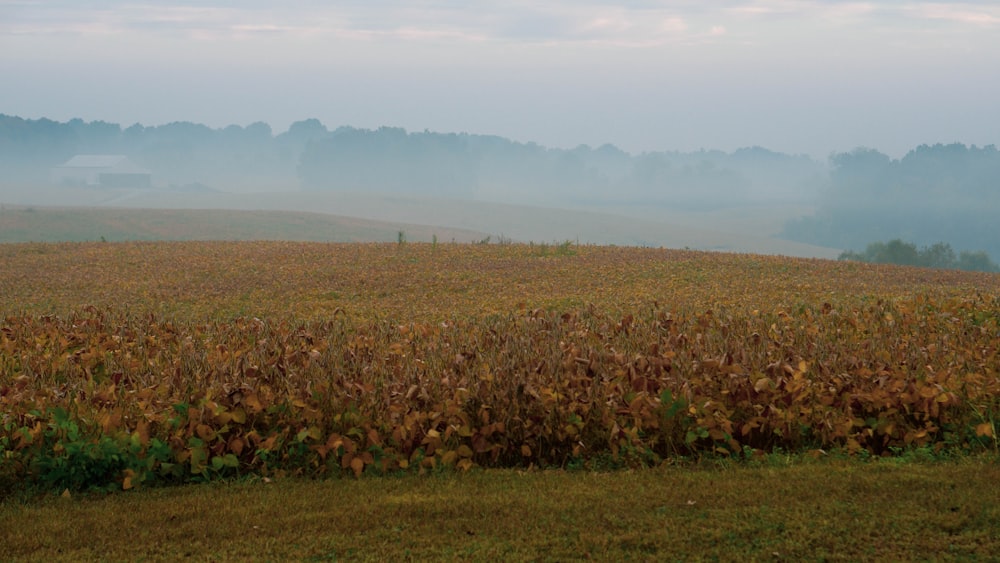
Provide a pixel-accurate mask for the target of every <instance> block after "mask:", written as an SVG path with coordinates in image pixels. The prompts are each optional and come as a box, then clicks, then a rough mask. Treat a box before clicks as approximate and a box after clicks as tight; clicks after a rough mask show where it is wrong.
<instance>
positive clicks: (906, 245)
mask: <svg viewBox="0 0 1000 563" xmlns="http://www.w3.org/2000/svg"><path fill="white" fill-rule="evenodd" d="M839 259H840V260H857V261H859V262H870V263H874V264H899V265H903V266H922V267H925V268H941V269H949V270H968V271H977V272H997V271H1000V267H998V266H997V264H996V263H994V262H993V261H992V260H991V259H990V257H989V255H988V254H986V253H985V252H983V251H978V252H973V251H968V250H963V251H962V252H959V253H958V254H957V255H956V254H955V250H954V249H952V247H951V245H950V244H947V243H943V242H938V243H935V244H932V245H931V246H925V247H923V248H921V249H917V245H915V244H913V243H912V242H903V241H901V240H899V239H893V240H890V241H889V242H873V243H871V244H869V245H868V247H867V248H865V251H864V252H854V251H851V250H848V251H846V252H843V253H841V255H840V256H839Z"/></svg>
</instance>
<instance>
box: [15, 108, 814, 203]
mask: <svg viewBox="0 0 1000 563" xmlns="http://www.w3.org/2000/svg"><path fill="white" fill-rule="evenodd" d="M0 149H2V150H0V166H2V167H3V169H4V170H5V172H6V173H7V174H6V177H7V181H22V182H44V181H46V180H47V177H48V170H49V169H50V168H51V167H52V166H55V165H57V164H59V163H61V162H64V161H65V160H67V159H69V158H70V157H72V156H73V155H75V154H102V153H115V154H125V155H127V156H129V157H130V158H131V159H132V160H133V161H135V162H136V163H138V164H139V165H141V166H144V167H146V168H148V169H150V170H151V171H152V172H153V177H154V181H156V182H158V183H160V184H174V185H185V184H191V183H199V184H206V185H208V186H211V187H214V188H218V189H223V190H225V189H234V190H235V189H241V188H244V187H245V186H246V184H248V183H249V184H250V185H268V184H270V185H272V186H273V185H278V184H280V185H282V187H284V188H287V187H289V186H290V185H291V186H295V187H302V188H304V189H307V190H338V191H350V192H378V193H396V194H409V195H415V196H441V197H459V198H466V199H478V200H485V201H501V202H506V203H527V204H567V203H583V204H604V203H639V204H643V205H647V204H656V205H670V206H674V207H696V208H704V207H713V206H732V205H736V204H743V203H753V202H762V201H765V202H766V201H785V202H787V201H795V202H807V201H810V200H812V199H813V198H814V197H815V195H816V191H817V189H818V187H819V185H821V183H822V181H823V176H824V174H825V166H824V165H823V164H822V163H819V162H816V161H814V160H812V159H810V158H809V157H807V156H789V155H785V154H780V153H775V152H772V151H769V150H766V149H763V148H760V147H753V148H746V149H740V150H737V151H735V152H733V153H731V154H727V153H724V152H721V151H707V150H702V151H697V152H693V153H678V152H656V153H643V154H640V155H631V154H628V153H626V152H624V151H622V150H620V149H618V148H617V147H615V146H613V145H603V146H601V147H598V148H591V147H589V146H586V145H581V146H579V147H576V148H573V149H553V148H546V147H543V146H540V145H537V144H535V143H520V142H516V141H512V140H510V139H506V138H503V137H498V136H492V135H470V134H465V133H459V134H456V133H434V132H430V131H424V132H407V131H405V130H404V129H400V128H395V127H381V128H379V129H376V130H367V129H357V128H353V127H339V128H337V129H335V130H333V131H330V130H328V129H327V128H326V126H325V125H323V124H322V123H320V122H319V121H318V120H316V119H307V120H304V121H299V122H296V123H293V124H292V125H291V127H290V128H289V130H288V131H287V132H284V133H281V134H277V135H276V134H274V133H273V132H272V130H271V128H270V126H269V125H267V124H266V123H254V124H251V125H249V126H247V127H241V126H238V125H230V126H228V127H225V128H223V129H211V128H209V127H207V126H205V125H201V124H196V123H190V122H176V123H169V124H166V125H160V126H154V127H145V126H143V125H140V124H135V125H132V126H130V127H127V128H122V127H120V126H119V125H117V124H112V123H105V122H101V121H94V122H90V123H87V122H84V121H82V120H80V119H73V120H71V121H69V122H66V123H59V122H55V121H51V120H47V119H40V120H26V119H22V118H19V117H14V116H6V115H0Z"/></svg>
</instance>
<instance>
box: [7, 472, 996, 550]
mask: <svg viewBox="0 0 1000 563" xmlns="http://www.w3.org/2000/svg"><path fill="white" fill-rule="evenodd" d="M998 479H1000V465H998V464H997V463H996V460H995V459H982V458H973V459H964V460H961V461H937V462H933V463H917V462H913V461H899V460H894V461H891V462H884V461H873V462H859V461H845V460H836V459H834V460H827V461H809V460H808V459H807V458H799V459H797V460H793V461H791V462H790V463H788V462H785V461H784V460H783V459H782V458H780V457H777V456H773V457H772V458H768V459H767V460H765V461H764V462H763V463H757V464H756V465H748V464H737V465H735V466H730V467H725V466H721V465H717V464H716V465H711V464H703V465H701V466H669V467H660V468H656V469H648V470H639V471H620V472H609V473H601V472H565V471H516V470H502V471H499V470H496V471H473V472H470V473H466V474H459V473H445V474H433V475H423V476H421V475H413V474H408V475H405V476H397V477H382V478H364V479H361V480H353V479H343V480H338V479H334V480H328V481H307V480H296V479H288V480H280V481H275V482H271V483H265V482H262V481H260V480H252V481H244V482H238V483H231V484H219V483H216V484H210V485H203V486H201V485H198V486H187V487H179V488H171V489H155V490H145V491H138V492H133V493H122V494H115V495H110V496H83V497H79V498H61V497H59V496H47V497H44V498H41V499H32V500H23V499H20V500H17V501H14V500H8V501H7V502H6V503H4V504H0V559H2V560H37V561H41V560H45V561H50V560H63V561H70V560H72V561H77V560H93V559H104V560H176V559H182V558H191V559H195V560H209V559H210V560H247V559H255V560H285V559H297V560H307V561H320V560H323V561H327V560H329V561H339V560H382V561H386V560H415V561H422V560H456V559H461V560H472V561H497V560H539V561H567V560H577V559H584V558H591V559H597V560H616V561H628V560H632V561H654V560H655V561H674V560H685V561H692V560H693V561H698V560H706V561H712V560H787V561H802V560H808V561H863V560H883V561H885V560H925V559H934V560H983V561H986V560H990V559H992V558H993V557H995V554H996V553H1000V534H998V530H1000V487H996V486H995V485H996V483H997V482H998Z"/></svg>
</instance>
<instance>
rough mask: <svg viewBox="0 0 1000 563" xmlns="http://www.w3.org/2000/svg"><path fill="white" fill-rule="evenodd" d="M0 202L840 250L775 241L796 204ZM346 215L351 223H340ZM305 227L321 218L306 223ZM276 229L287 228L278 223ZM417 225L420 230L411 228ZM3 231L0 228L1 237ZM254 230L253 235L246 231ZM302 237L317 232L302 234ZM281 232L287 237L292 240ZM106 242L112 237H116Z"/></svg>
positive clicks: (90, 194)
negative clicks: (689, 207) (308, 216)
mask: <svg viewBox="0 0 1000 563" xmlns="http://www.w3.org/2000/svg"><path fill="white" fill-rule="evenodd" d="M5 198H6V202H7V204H8V205H7V208H8V209H12V208H11V206H10V204H11V203H17V204H19V205H20V206H21V207H26V206H29V205H31V206H33V207H34V209H35V210H36V211H39V210H41V209H43V206H42V205H39V204H38V202H49V201H59V202H63V204H64V205H72V206H79V207H91V208H115V209H117V211H110V210H109V211H106V212H102V213H107V214H110V216H112V217H118V218H119V219H113V220H112V222H113V223H116V224H117V223H121V222H122V221H127V222H129V223H131V224H133V225H134V226H135V227H136V228H138V227H139V226H141V225H140V221H141V219H140V218H137V217H132V218H131V219H128V217H130V216H129V215H128V213H130V212H129V211H126V210H127V209H130V210H153V209H159V210H168V209H173V210H178V209H188V210H242V211H260V210H271V211H285V212H308V213H314V214H329V215H333V216H336V217H337V219H336V220H337V221H341V222H344V221H348V222H350V221H357V223H358V224H359V225H360V224H367V223H370V222H377V224H376V225H372V228H373V229H375V231H373V232H372V233H368V232H362V231H359V230H358V229H359V227H355V226H353V223H352V224H351V225H352V226H350V227H348V228H346V230H343V229H342V230H341V231H342V232H346V233H347V234H353V235H356V236H351V237H349V238H341V237H338V238H335V237H329V236H328V235H327V234H326V233H327V232H328V230H327V227H324V226H323V225H318V226H316V228H315V229H313V228H309V229H305V228H303V227H301V226H296V225H297V224H299V223H301V222H303V221H305V219H303V218H301V217H298V216H296V215H294V213H293V214H290V215H289V214H286V215H282V214H275V215H269V216H268V219H266V220H265V221H264V223H263V224H262V225H260V226H256V225H255V226H253V227H251V226H248V225H243V224H242V223H239V222H238V221H237V224H238V225H239V227H238V228H236V227H232V228H229V229H228V230H223V229H219V228H213V229H212V230H211V231H210V232H207V233H206V234H205V236H204V237H202V238H208V239H218V238H221V239H227V240H232V239H247V238H251V239H252V238H258V239H276V238H286V239H290V240H335V241H387V240H392V241H394V240H396V236H397V235H398V232H399V230H401V229H402V230H404V231H405V232H406V236H407V239H409V240H414V241H416V240H425V241H429V240H431V238H432V237H433V235H434V234H437V237H438V240H440V241H450V240H452V239H455V240H456V241H460V242H468V241H471V240H482V239H483V238H485V237H486V236H490V237H492V240H494V241H497V240H500V239H501V238H503V239H508V240H512V241H517V242H532V241H533V242H549V243H551V242H562V241H566V240H570V241H573V242H574V243H580V244H598V245H617V246H646V247H664V248H690V249H696V250H717V251H729V252H749V253H757V254H780V255H786V256H798V257H817V258H835V257H837V255H838V254H839V253H840V252H841V249H835V248H827V247H822V246H814V245H809V244H803V243H798V242H792V241H788V240H783V239H780V238H778V237H777V236H776V235H777V233H778V232H779V231H780V230H781V227H782V225H783V224H784V222H785V221H786V220H788V219H789V218H792V217H799V216H801V215H803V214H804V213H806V212H808V208H806V207H803V206H801V205H784V206H778V205H767V206H765V205H761V206H742V207H734V208H723V209H712V210H702V211H695V210H684V209H673V208H670V207H656V206H638V205H616V206H610V205H609V206H588V207H585V208H573V209H566V208H564V209H555V208H549V207H538V206H527V205H514V204H504V203H495V202H485V201H473V200H464V199H457V198H432V197H419V196H394V195H379V194H364V193H341V192H307V191H298V190H287V191H272V192H260V193H250V194H235V193H224V192H203V193H191V192H178V191H174V190H114V189H87V188H64V187H54V186H36V187H31V188H30V189H29V188H23V189H21V190H7V193H6V196H5ZM143 212H144V213H145V212H147V211H143ZM173 216H174V217H178V218H180V217H182V216H183V217H184V220H185V221H188V222H190V221H191V220H193V219H192V218H191V217H190V216H186V215H183V214H182V215H173ZM162 217H165V216H162ZM162 217H160V218H161V219H162ZM233 217H236V215H234V216H233ZM347 217H352V218H355V219H354V220H348V219H347ZM149 218H150V219H152V218H153V217H152V216H150V217H149ZM8 219H9V218H8ZM157 220H159V219H157ZM206 220H207V219H206ZM233 220H235V219H233ZM314 221H320V219H319V218H318V217H315V218H314ZM282 222H286V223H290V224H285V225H281V224H280V223H282ZM320 222H321V221H320ZM420 225H422V226H423V227H419V226H420ZM265 226H266V227H267V228H265ZM81 228H83V231H82V232H83V236H80V237H76V238H72V239H68V238H30V237H29V238H25V236H24V235H18V236H17V237H13V238H10V237H8V238H4V239H0V240H6V241H13V240H99V239H100V236H102V235H103V236H105V238H106V239H107V240H113V239H112V237H110V236H108V235H107V234H104V233H100V232H97V231H96V230H95V229H93V228H91V226H90V225H88V224H87V223H86V222H84V223H82V224H81ZM4 230H5V228H4V227H3V226H2V225H0V232H3V231H4ZM168 230H169V229H168ZM234 230H235V231H238V232H240V233H247V234H246V235H245V236H236V235H234V234H232V232H233V231H234ZM257 231H260V234H255V232H257ZM303 231H316V232H315V233H313V234H311V235H310V236H306V235H305V234H303ZM335 231H336V230H335ZM284 233H295V234H296V236H292V235H291V234H284ZM153 235H154V234H152V233H151V234H149V236H143V237H138V236H136V237H131V238H132V239H141V240H149V239H155V238H162V237H157V236H153ZM216 235H219V236H216ZM0 236H2V235H0ZM186 238H188V239H190V238H195V237H186ZM114 240H119V238H118V237H115V238H114Z"/></svg>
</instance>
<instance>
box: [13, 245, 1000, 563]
mask: <svg viewBox="0 0 1000 563" xmlns="http://www.w3.org/2000/svg"><path fill="white" fill-rule="evenodd" d="M0 263H2V264H3V269H2V270H0V311H3V319H2V324H0V403H2V405H3V415H2V416H3V419H2V424H3V427H2V430H0V446H2V448H3V455H4V460H3V461H4V465H3V467H2V468H0V491H2V490H6V491H8V492H11V491H15V490H17V489H18V488H19V487H20V486H22V485H24V484H26V483H28V484H34V485H32V486H37V487H42V488H44V489H48V490H55V491H62V490H68V491H71V492H75V491H85V490H93V489H95V488H96V489H101V490H121V489H142V488H147V487H150V486H153V485H159V484H165V483H192V482H202V481H212V480H219V479H228V478H234V477H238V476H246V475H248V474H252V475H256V476H257V477H256V478H258V479H261V478H266V479H279V478H282V477H286V476H310V477H319V476H324V477H329V476H339V477H347V478H351V479H353V478H355V477H367V476H369V475H371V476H376V475H386V474H389V475H400V474H402V475H409V474H418V473H419V474H427V473H429V474H433V475H438V474H441V473H442V472H444V473H452V472H454V473H462V472H470V471H471V472H473V473H475V472H477V471H479V469H480V468H487V469H491V470H494V471H496V470H500V469H504V470H520V471H526V470H529V469H533V468H560V469H564V470H574V469H589V470H596V471H603V470H619V471H621V470H625V469H628V468H635V469H638V468H648V467H664V466H684V465H685V464H690V463H695V462H700V463H705V462H709V463H736V464H749V465H753V464H757V465H760V464H766V463H768V460H772V459H773V458H774V456H776V455H777V456H781V455H787V454H793V455H795V456H803V457H804V458H809V459H811V458H817V459H824V458H830V459H843V460H851V459H854V460H859V461H864V460H873V459H876V458H881V457H889V458H897V459H912V458H914V457H923V458H934V459H938V458H941V459H956V458H959V459H972V458H976V457H977V456H979V455H980V454H993V455H995V454H996V451H997V435H996V431H997V429H996V417H997V413H998V412H1000V399H998V397H1000V378H998V369H1000V357H998V353H1000V352H998V343H1000V297H998V295H1000V292H998V290H1000V276H997V275H991V274H979V273H964V272H955V271H935V270H925V269H915V268H899V267H887V266H875V265H867V264H858V263H844V262H832V261H824V260H809V259H794V258H786V257H775V256H761V255H749V254H747V255H737V254H714V253H701V252H693V251H678V250H655V249H636V248H616V247H590V246H576V245H572V244H569V243H564V244H558V245H539V244H532V245H506V244H505V245H496V244H494V245H467V244H445V243H442V244H414V243H391V244H319V243H290V242H254V243H238V242H211V243H208V242H200V243H181V242H175V243H73V244H68V243H64V244H40V243H33V244H12V245H3V246H0ZM984 467H986V468H987V469H978V470H976V471H978V472H979V474H983V475H986V474H989V475H995V464H992V463H989V464H987V465H986V466H984ZM831 471H832V470H831ZM956 471H959V470H958V469H956ZM991 472H992V473H991ZM834 473H835V472H834ZM484 474H485V475H489V472H486V473H484ZM571 474H572V473H571ZM497 475H505V473H499V474H497ZM383 478H387V477H383ZM506 478H507V477H497V479H506ZM811 478H812V479H814V480H816V479H819V480H820V481H819V482H822V477H816V476H815V475H814V476H813V477H811ZM363 480H365V479H363ZM779 480H780V478H779ZM983 518H985V520H982V519H983ZM996 518H997V515H996V514H995V512H993V513H988V514H987V513H982V512H976V515H975V517H974V518H973V517H971V516H970V519H969V521H970V522H973V521H974V522H978V524H976V525H975V526H973V529H974V532H975V533H976V534H979V533H980V532H981V530H982V529H984V528H983V527H982V526H987V528H986V529H988V526H992V525H995V524H996ZM977 519H978V520H977ZM991 523H992V524H991ZM970 525H971V524H970ZM595 541H596V540H595ZM976 541H979V540H976ZM983 541H986V540H983ZM989 541H993V542H995V541H996V538H993V539H992V540H989ZM987 543H988V542H987ZM976 545H979V546H980V547H981V546H982V545H985V544H982V543H981V542H980V543H978V544H976ZM989 545H993V544H989ZM963 549H964V548H963ZM969 549H970V550H967V551H964V552H963V553H966V554H969V553H973V554H974V553H980V551H977V549H978V548H976V547H975V546H973V548H969ZM484 553H485V552H480V556H481V557H485V556H486V555H485V554H484ZM602 553H603V552H602ZM762 554H763V555H762V556H766V555H767V554H766V553H763V552H762ZM438 555H439V556H440V555H441V554H440V553H439V554H438ZM453 555H454V554H453ZM524 555H525V554H523V553H521V554H520V555H519V556H524ZM646 555H648V554H646ZM633 556H639V557H642V554H641V553H638V554H635V553H634V554H633ZM553 557H554V558H557V559H558V558H560V556H559V555H558V554H555V555H553Z"/></svg>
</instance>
